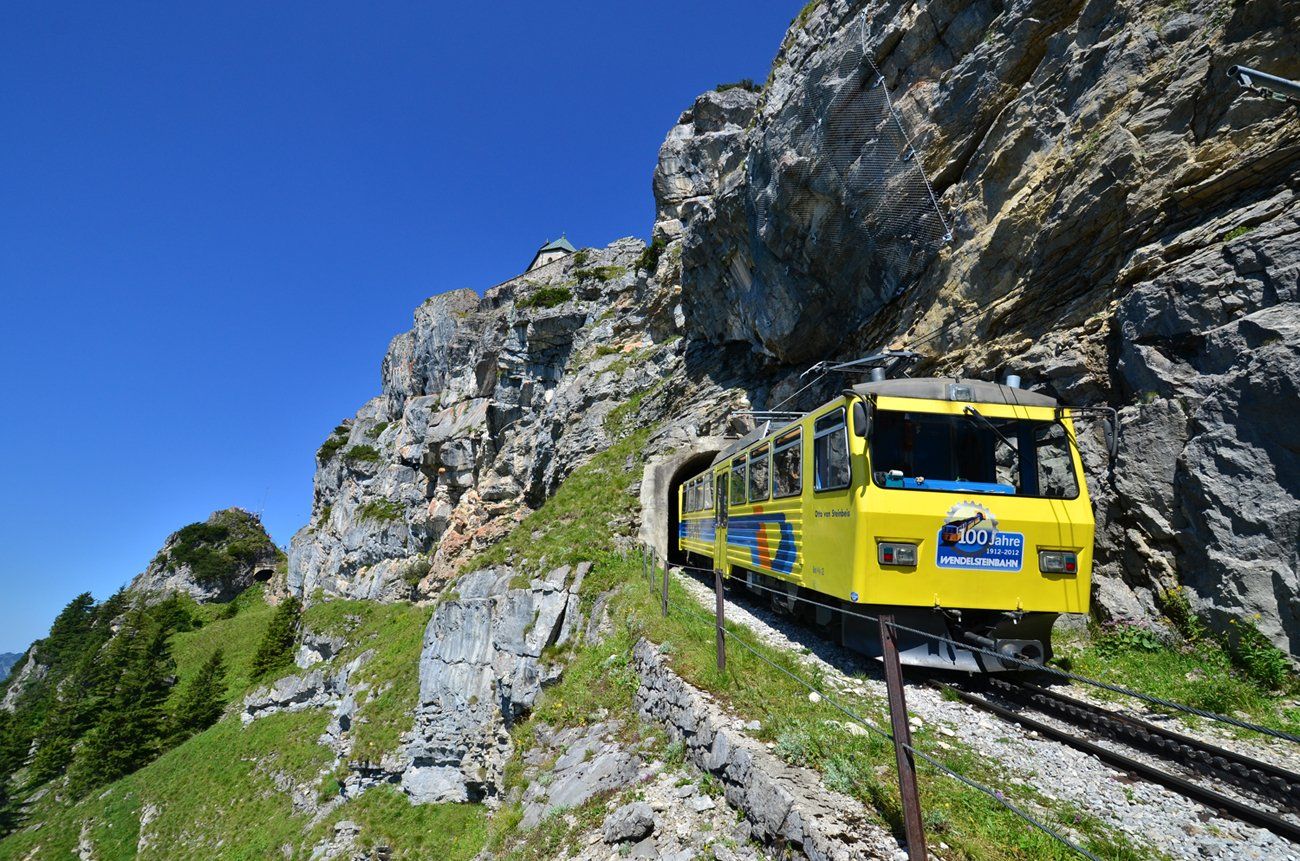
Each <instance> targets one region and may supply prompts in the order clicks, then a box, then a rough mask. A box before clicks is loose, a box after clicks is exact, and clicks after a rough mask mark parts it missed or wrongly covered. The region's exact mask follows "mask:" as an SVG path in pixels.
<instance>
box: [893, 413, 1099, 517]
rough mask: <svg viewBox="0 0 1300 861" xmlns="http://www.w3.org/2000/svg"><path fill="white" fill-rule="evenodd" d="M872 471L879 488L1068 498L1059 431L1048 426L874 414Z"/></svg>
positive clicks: (1065, 449) (1070, 468) (1068, 475)
mask: <svg viewBox="0 0 1300 861" xmlns="http://www.w3.org/2000/svg"><path fill="white" fill-rule="evenodd" d="M871 470H872V477H873V479H874V480H875V483H876V484H877V485H879V486H881V487H890V488H901V489H907V490H939V491H960V492H968V493H998V494H1007V495H1016V496H1036V497H1052V498H1057V499H1074V498H1075V497H1077V496H1078V495H1079V484H1078V479H1077V478H1076V476H1075V473H1074V461H1073V458H1072V457H1071V454H1070V440H1069V438H1068V436H1067V434H1066V432H1065V428H1064V426H1062V425H1061V424H1060V423H1059V422H1052V421H1029V420H1022V419H1005V418H993V417H986V416H984V415H983V414H981V413H979V412H978V411H977V410H974V409H972V410H969V411H968V412H967V413H966V414H963V415H940V414H934V413H911V412H901V411H894V410H880V411H877V413H876V418H875V423H874V425H873V428H872V435H871Z"/></svg>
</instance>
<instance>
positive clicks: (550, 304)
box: [515, 287, 573, 309]
mask: <svg viewBox="0 0 1300 861" xmlns="http://www.w3.org/2000/svg"><path fill="white" fill-rule="evenodd" d="M572 298H573V291H572V290H570V289H569V288H568V287H542V288H541V289H539V290H537V291H536V292H534V293H533V294H531V295H529V296H525V297H524V298H522V299H520V300H519V301H518V302H516V303H515V304H516V305H517V306H518V307H520V308H525V309H527V308H554V307H555V306H556V305H563V304H564V303H565V302H568V301H569V300H570V299H572Z"/></svg>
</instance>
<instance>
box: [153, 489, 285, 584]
mask: <svg viewBox="0 0 1300 861" xmlns="http://www.w3.org/2000/svg"><path fill="white" fill-rule="evenodd" d="M283 562H284V553H283V552H281V550H280V548H278V547H276V546H275V543H274V542H273V541H272V540H271V536H269V535H267V534H266V529H265V528H263V526H262V521H261V520H260V519H258V517H257V516H256V515H254V514H250V513H249V512H247V511H244V510H243V509H240V508H227V509H225V510H224V511H216V512H213V514H212V516H211V517H209V518H208V519H207V520H206V521H204V522H202V523H191V524H190V525H189V526H186V527H183V528H181V529H178V530H177V531H176V532H173V533H172V534H171V535H169V536H167V540H166V541H165V542H164V543H163V546H162V549H161V550H159V551H158V554H157V555H156V556H155V557H154V558H153V561H152V562H150V563H149V567H148V568H146V569H145V570H144V571H143V572H142V573H141V574H139V575H138V576H136V578H135V579H134V580H132V581H131V586H130V591H132V592H135V593H137V594H142V595H152V596H154V597H161V596H164V595H172V594H183V595H189V596H190V597H191V598H193V599H194V600H195V601H198V602H199V603H205V602H213V601H229V600H230V599H232V598H234V597H235V596H236V595H238V594H239V593H240V592H242V591H244V590H245V589H247V588H248V587H249V586H251V585H252V584H253V583H255V582H258V581H262V582H267V581H270V580H271V579H272V578H273V577H274V576H275V572H276V570H277V569H278V568H279V567H280V566H281V565H282V564H283Z"/></svg>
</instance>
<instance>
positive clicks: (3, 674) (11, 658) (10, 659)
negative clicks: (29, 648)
mask: <svg viewBox="0 0 1300 861" xmlns="http://www.w3.org/2000/svg"><path fill="white" fill-rule="evenodd" d="M21 657H22V655H16V654H13V653H12V652H0V682H3V681H4V680H5V679H7V678H9V671H10V670H12V669H13V668H14V664H16V663H18V659H19V658H21Z"/></svg>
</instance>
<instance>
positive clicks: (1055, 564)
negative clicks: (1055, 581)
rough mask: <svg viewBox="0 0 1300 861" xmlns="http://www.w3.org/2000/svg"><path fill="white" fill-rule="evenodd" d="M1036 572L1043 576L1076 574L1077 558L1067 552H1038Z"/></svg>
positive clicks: (1077, 571) (1077, 568)
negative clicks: (1041, 573) (1040, 572)
mask: <svg viewBox="0 0 1300 861" xmlns="http://www.w3.org/2000/svg"><path fill="white" fill-rule="evenodd" d="M1038 570H1040V571H1042V572H1043V573H1044V574H1077V573H1079V557H1078V556H1077V555H1076V554H1074V553H1071V552H1070V551H1068V550H1039V551H1038Z"/></svg>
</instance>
